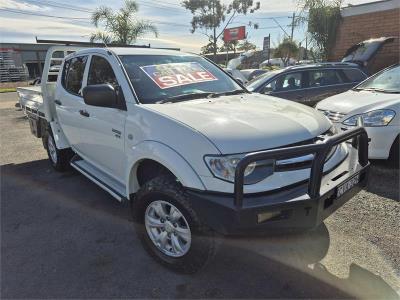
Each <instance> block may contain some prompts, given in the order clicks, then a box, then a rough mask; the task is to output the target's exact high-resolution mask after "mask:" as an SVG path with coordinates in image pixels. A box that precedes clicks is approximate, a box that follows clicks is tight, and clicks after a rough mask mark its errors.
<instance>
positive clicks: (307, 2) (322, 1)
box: [300, 0, 342, 60]
mask: <svg viewBox="0 0 400 300" xmlns="http://www.w3.org/2000/svg"><path fill="white" fill-rule="evenodd" d="M300 5H301V6H302V9H303V12H306V11H308V15H306V16H305V17H303V18H302V20H303V22H307V23H308V32H309V34H310V36H311V38H312V43H313V44H314V45H315V47H316V48H317V49H316V51H315V52H317V53H319V54H320V56H321V58H322V59H323V60H326V59H328V57H329V56H330V54H331V51H332V49H333V46H334V43H335V40H336V30H337V26H338V25H339V23H340V19H341V15H340V7H341V5H342V1H341V0H300Z"/></svg>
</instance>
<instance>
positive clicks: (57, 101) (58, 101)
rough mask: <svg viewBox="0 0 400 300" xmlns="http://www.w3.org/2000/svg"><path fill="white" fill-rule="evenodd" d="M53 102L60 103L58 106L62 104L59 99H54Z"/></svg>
mask: <svg viewBox="0 0 400 300" xmlns="http://www.w3.org/2000/svg"><path fill="white" fill-rule="evenodd" d="M54 103H55V104H57V105H60V106H61V105H62V103H61V101H60V100H54Z"/></svg>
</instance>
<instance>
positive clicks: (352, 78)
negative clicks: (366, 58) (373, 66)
mask: <svg viewBox="0 0 400 300" xmlns="http://www.w3.org/2000/svg"><path fill="white" fill-rule="evenodd" d="M342 72H343V74H344V77H345V80H346V82H360V81H363V80H364V79H366V78H367V75H365V74H364V73H363V72H361V71H360V70H358V69H343V70H342Z"/></svg>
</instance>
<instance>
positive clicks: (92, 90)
mask: <svg viewBox="0 0 400 300" xmlns="http://www.w3.org/2000/svg"><path fill="white" fill-rule="evenodd" d="M82 94H83V100H84V101H85V103H86V104H87V105H92V106H99V107H111V108H116V107H117V93H116V92H115V89H114V88H113V87H112V85H110V84H95V85H88V86H86V87H84V89H83V91H82Z"/></svg>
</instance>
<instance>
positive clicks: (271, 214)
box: [257, 211, 281, 223]
mask: <svg viewBox="0 0 400 300" xmlns="http://www.w3.org/2000/svg"><path fill="white" fill-rule="evenodd" d="M280 214H281V212H280V211H268V212H263V213H261V214H258V215H257V222H258V223H263V222H265V221H268V220H270V219H272V218H274V217H277V216H279V215H280Z"/></svg>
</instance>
